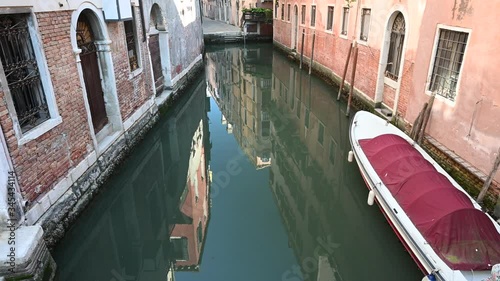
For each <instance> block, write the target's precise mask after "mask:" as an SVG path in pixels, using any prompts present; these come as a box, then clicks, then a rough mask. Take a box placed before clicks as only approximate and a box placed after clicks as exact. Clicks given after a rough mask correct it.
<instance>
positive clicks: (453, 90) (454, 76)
mask: <svg viewBox="0 0 500 281" xmlns="http://www.w3.org/2000/svg"><path fill="white" fill-rule="evenodd" d="M468 38H469V34H468V33H466V32H459V31H453V30H448V29H440V30H439V41H438V43H437V46H436V56H435V58H434V67H433V68H432V76H431V83H430V85H429V90H430V91H435V92H436V94H438V95H441V96H443V97H445V98H447V99H449V100H451V101H454V100H455V97H456V95H457V84H458V77H459V76H460V70H461V68H462V63H463V59H464V54H465V47H466V46H467V40H468Z"/></svg>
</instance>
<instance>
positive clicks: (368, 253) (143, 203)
mask: <svg viewBox="0 0 500 281" xmlns="http://www.w3.org/2000/svg"><path fill="white" fill-rule="evenodd" d="M205 65H206V66H205V72H204V73H203V74H202V77H199V78H198V80H197V81H196V82H195V83H193V85H192V86H191V88H190V89H189V90H188V92H187V93H186V94H185V95H184V96H183V97H182V98H181V100H180V101H179V102H178V103H177V104H176V105H174V106H173V107H172V108H171V109H170V110H169V111H168V112H167V113H166V114H165V115H164V116H162V117H161V118H160V120H159V122H158V123H157V124H156V126H155V127H154V128H153V129H152V130H151V131H150V132H149V133H148V134H147V135H146V137H145V138H144V140H143V141H142V142H141V143H140V144H139V145H138V146H136V147H135V148H134V150H133V152H132V153H131V155H130V156H129V157H128V158H127V160H126V161H125V162H124V163H123V164H122V165H121V166H120V167H119V168H118V171H117V172H116V173H115V174H114V175H113V176H112V178H111V179H110V180H108V181H107V182H106V184H105V186H104V187H103V189H102V192H100V193H99V194H98V195H97V196H96V197H95V199H94V200H93V201H92V202H91V203H90V204H89V206H88V207H87V209H86V210H85V211H84V212H83V214H82V215H81V216H80V217H79V218H78V220H77V222H76V223H75V224H74V226H73V227H72V228H71V229H70V231H69V232H68V233H67V234H66V236H65V237H64V239H63V240H62V241H61V242H60V243H59V244H58V246H57V247H56V249H55V250H54V252H53V256H54V259H55V260H56V262H57V265H58V271H57V277H56V279H57V280H60V281H66V280H71V281H79V280H81V281H128V280H131V281H132V280H141V281H153V280H173V279H174V278H175V280H179V281H191V280H193V281H194V280H199V281H201V280H204V281H210V280H213V281H216V280H220V281H226V280H227V281H230V280H231V281H236V280H248V281H251V280H252V281H255V280H259V281H266V280H269V281H288V280H289V281H298V280H310V281H316V280H322V281H323V280H334V281H338V280H344V281H358V280H359V281H364V280H384V281H387V280H398V281H399V280H421V278H422V274H421V273H420V272H419V270H418V268H417V266H416V265H415V263H414V262H413V260H412V259H411V257H410V256H409V254H408V253H407V252H406V251H405V249H404V247H403V246H402V244H401V243H400V242H399V240H398V239H397V237H396V235H395V234H394V232H393V231H392V230H391V228H390V226H389V225H388V223H387V222H386V220H385V218H384V217H383V215H382V213H381V212H380V210H379V209H378V208H377V207H376V206H371V207H370V206H368V205H367V204H366V198H367V194H368V190H367V188H366V186H365V185H364V182H363V180H362V178H361V176H360V174H359V172H358V169H357V166H356V164H355V163H349V162H347V161H346V158H347V154H348V151H349V149H350V148H349V137H348V128H349V118H346V117H345V104H343V103H339V102H337V101H336V99H335V98H334V95H336V93H337V90H338V89H337V88H335V87H332V86H331V85H327V84H326V83H324V82H323V81H321V80H319V79H318V78H316V77H314V76H309V75H307V72H306V71H301V70H300V69H298V67H297V66H296V65H295V64H294V63H291V62H290V61H289V60H287V58H286V57H285V56H283V55H281V54H280V53H278V52H276V51H273V48H272V45H269V44H247V45H246V46H244V47H243V46H241V45H238V46H231V45H229V46H225V47H212V48H208V49H207V53H206V57H205ZM318 275H319V277H320V279H318Z"/></svg>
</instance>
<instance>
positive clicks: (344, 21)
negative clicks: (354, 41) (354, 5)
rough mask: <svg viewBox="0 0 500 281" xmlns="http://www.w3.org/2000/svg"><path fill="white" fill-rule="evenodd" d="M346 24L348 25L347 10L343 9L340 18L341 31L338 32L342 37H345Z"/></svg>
mask: <svg viewBox="0 0 500 281" xmlns="http://www.w3.org/2000/svg"><path fill="white" fill-rule="evenodd" d="M348 23H349V8H347V7H344V13H343V16H342V30H341V32H340V33H341V34H342V35H347V25H348Z"/></svg>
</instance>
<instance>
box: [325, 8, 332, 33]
mask: <svg viewBox="0 0 500 281" xmlns="http://www.w3.org/2000/svg"><path fill="white" fill-rule="evenodd" d="M332 28H333V7H332V6H328V15H327V17H326V30H332Z"/></svg>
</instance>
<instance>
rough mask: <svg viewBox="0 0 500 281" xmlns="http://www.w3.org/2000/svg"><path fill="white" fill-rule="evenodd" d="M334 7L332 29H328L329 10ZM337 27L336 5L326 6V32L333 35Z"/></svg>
mask: <svg viewBox="0 0 500 281" xmlns="http://www.w3.org/2000/svg"><path fill="white" fill-rule="evenodd" d="M330 7H332V8H333V14H332V29H328V9H329V8H330ZM334 27H335V5H327V6H326V17H325V32H326V33H330V34H333V28H334Z"/></svg>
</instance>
